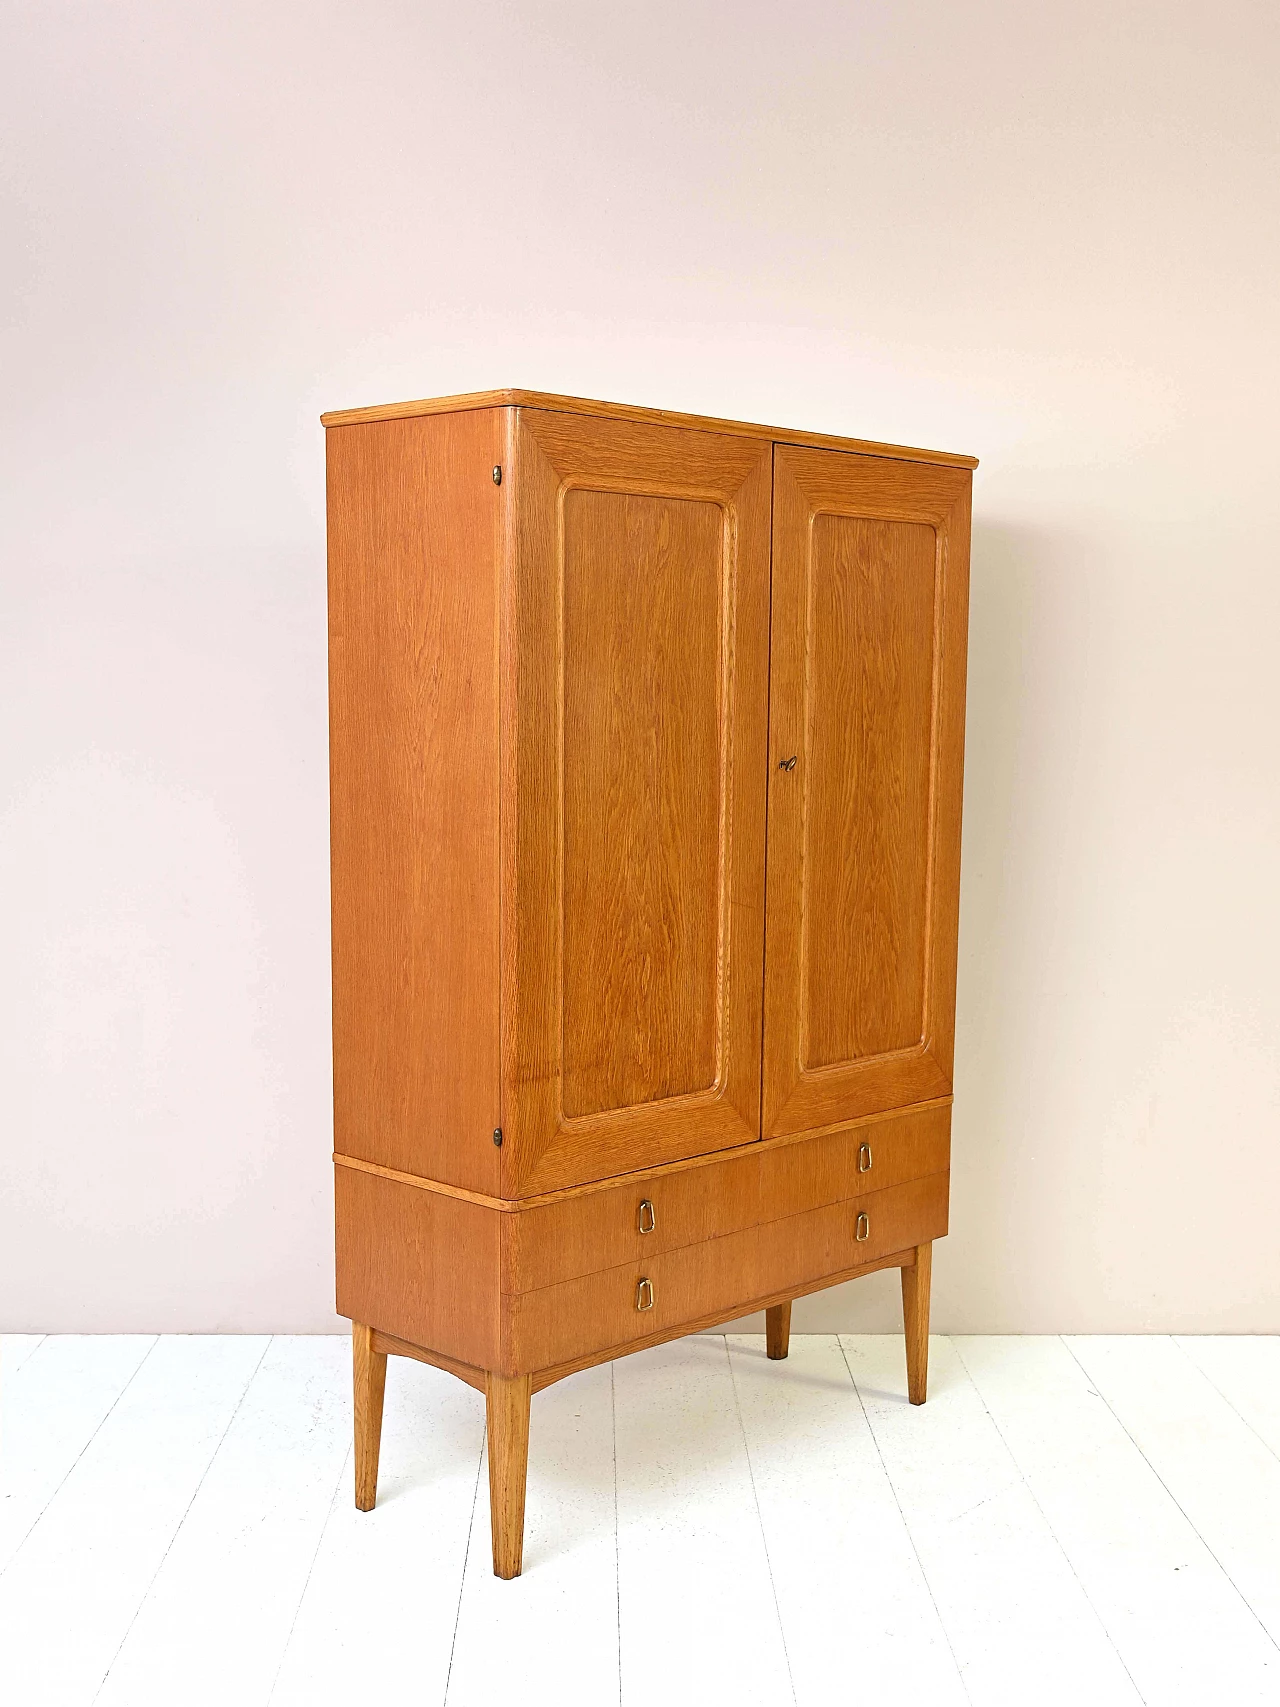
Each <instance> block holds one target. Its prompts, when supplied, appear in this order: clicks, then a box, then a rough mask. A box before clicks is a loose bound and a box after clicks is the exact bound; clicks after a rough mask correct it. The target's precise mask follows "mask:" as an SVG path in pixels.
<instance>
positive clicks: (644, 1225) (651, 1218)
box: [640, 1197, 658, 1233]
mask: <svg viewBox="0 0 1280 1707" xmlns="http://www.w3.org/2000/svg"><path fill="white" fill-rule="evenodd" d="M657 1225H658V1218H657V1216H656V1215H655V1214H654V1212H653V1204H652V1203H650V1201H649V1199H648V1198H647V1197H646V1198H645V1199H644V1201H643V1202H642V1203H641V1205H640V1231H641V1232H642V1233H652V1231H653V1229H654V1228H655V1227H656V1226H657Z"/></svg>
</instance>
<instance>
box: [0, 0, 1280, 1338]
mask: <svg viewBox="0 0 1280 1707" xmlns="http://www.w3.org/2000/svg"><path fill="white" fill-rule="evenodd" d="M2 31H3V33H2V36H0V144H2V146H0V155H2V156H3V159H4V160H5V162H6V176H7V184H6V191H7V193H6V198H5V201H4V204H3V214H2V217H3V221H4V227H3V236H2V237H0V253H3V257H4V275H5V280H6V290H7V296H8V306H7V312H6V314H5V316H4V322H3V329H2V330H0V338H2V339H3V362H2V366H0V372H2V373H3V386H2V387H0V418H2V426H0V433H2V435H3V436H2V454H3V486H4V489H5V501H4V507H3V512H2V514H0V542H2V549H0V581H2V584H0V595H2V598H3V612H4V616H3V627H2V630H0V648H2V655H0V697H2V701H3V704H2V707H0V729H2V730H3V732H4V739H3V744H2V748H0V968H2V971H0V1327H3V1328H5V1329H19V1330H20V1329H34V1328H54V1329H67V1328H87V1329H99V1328H101V1329H106V1328H117V1329H127V1328H171V1329H172V1328H179V1329H181V1328H186V1329H209V1328H244V1329H249V1328H253V1329H261V1328H279V1329H308V1328H325V1327H330V1326H336V1323H335V1320H334V1318H333V1317H332V1314H331V1294H330V1232H329V1215H330V1185H329V1167H328V1154H329V1148H330V1136H329V1128H328V1122H329V1089H328V1073H329V1050H328V1039H327V1020H328V1013H327V999H328V993H327V983H326V980H327V954H328V941H327V920H326V908H327V875H326V859H327V853H326V809H327V808H326V781H325V763H326V759H325V689H324V547H323V531H322V522H323V516H322V505H323V481H322V473H323V462H322V455H323V450H322V437H321V431H320V428H319V425H318V422H317V416H318V414H319V412H320V410H321V409H322V408H331V407H341V406H344V405H348V404H357V403H365V402H380V401H386V400H390V399H395V398H400V397H405V396H422V395H429V394H432V393H440V392H449V391H459V390H467V389H474V388H478V387H484V386H490V385H500V384H519V385H528V386H541V387H544V388H546V389H550V390H558V391H568V392H580V393H585V394H587V395H596V396H605V397H614V398H620V399H623V400H627V401H634V402H645V403H656V404H661V405H666V406H669V407H673V408H684V409H691V410H701V411H706V412H710V413H715V414H723V415H738V416H743V417H746V418H750V419H759V420H766V421H777V422H781V423H794V424H797V425H802V426H808V427H814V428H824V429H828V430H831V431H834V432H845V433H852V434H859V435H863V436H866V437H871V438H883V439H891V440H892V439H897V440H905V441H908V442H912V443H917V444H928V445H937V446H940V447H944V448H949V449H958V450H967V451H973V452H975V453H977V454H978V455H980V456H981V457H982V459H983V461H982V468H981V469H980V471H979V474H978V478H977V486H976V491H975V541H974V581H973V620H972V655H971V681H972V692H971V714H970V724H969V728H970V749H969V751H970V758H969V770H968V789H967V800H966V814H967V817H966V828H965V877H964V891H963V915H962V932H963V935H962V963H961V984H960V1004H961V1006H960V1014H961V1018H960V1026H959V1034H958V1045H957V1053H958V1082H957V1087H956V1089H957V1116H956V1170H955V1176H954V1198H953V1217H952V1219H953V1227H954V1231H953V1233H952V1236H951V1237H950V1239H949V1240H947V1241H946V1243H945V1244H944V1245H943V1246H941V1247H940V1248H939V1252H938V1258H937V1263H936V1276H937V1279H936V1307H935V1320H936V1324H937V1325H938V1326H939V1327H940V1328H943V1329H945V1328H956V1329H965V1330H969V1331H982V1330H988V1329H990V1330H1028V1331H1035V1330H1049V1329H1077V1330H1088V1329H1098V1330H1105V1329H1117V1330H1118V1329H1143V1328H1179V1329H1188V1330H1195V1329H1198V1328H1217V1329H1239V1330H1249V1329H1256V1330H1260V1329H1266V1330H1269V1331H1273V1332H1274V1331H1277V1330H1280V1242H1278V1241H1277V1240H1276V1237H1275V1229H1274V1219H1275V1207H1276V1204H1277V1201H1280V1050H1278V1046H1277V1037H1278V1036H1280V978H1278V977H1277V966H1280V899H1278V890H1280V883H1278V880H1277V872H1278V871H1280V764H1278V756H1277V749H1278V746H1280V740H1278V737H1280V669H1278V668H1277V664H1276V648H1277V640H1276V637H1277V634H1278V633H1280V574H1278V573H1277V571H1278V569H1280V564H1278V563H1277V556H1278V551H1277V544H1276V529H1275V524H1274V521H1273V519H1272V518H1273V511H1274V507H1275V488H1276V472H1275V460H1276V442H1277V441H1276V421H1275V409H1276V397H1277V395H1278V394H1280V385H1278V383H1277V382H1278V381H1280V315H1278V314H1277V297H1276V280H1277V277H1280V205H1278V203H1280V195H1278V191H1277V186H1278V185H1280V140H1278V139H1280V132H1278V130H1277V126H1276V118H1275V90H1276V86H1277V81H1278V79H1280V12H1278V11H1277V9H1276V8H1275V7H1273V6H1268V5H1262V4H1257V3H1252V4H1235V5H1232V4H1230V3H1225V4H1224V3H1222V0H1213V3H1210V0H1190V3H1183V4H1179V5H1173V6H1170V5H1157V4H1154V3H1152V4H1146V5H1124V4H1121V5H1117V4H1115V0H1106V3H1105V4H1104V3H1101V0H1085V3H1084V4H1074V5H1071V6H1065V5H1064V6H1059V7H1057V8H1047V7H1036V6H1027V5H1025V4H1023V3H1021V0H1018V3H1015V0H993V3H991V4H969V5H965V6H959V5H954V4H944V3H942V0H933V3H932V4H925V3H917V4H910V3H888V4H859V5H836V4H830V5H826V6H816V5H808V6H806V5H803V4H800V5H788V6H781V5H768V6H766V5H758V4H757V5H737V6H729V5H724V4H721V5H705V4H691V3H689V0H682V3H681V4H670V5H634V6H628V7H620V6H610V5H601V4H599V3H596V4H591V5H587V4H582V5H549V4H543V5H534V4H523V5H515V6H508V7H497V6H486V5H461V6H460V5H456V4H453V5H447V6H445V5H424V4H408V3H402V4H393V3H390V0H365V3H364V4H360V5H354V4H350V5H335V4H327V5H326V4H318V3H315V0H312V3H309V4H306V5H302V4H287V3H279V0H276V3H272V0H268V3H267V4H263V3H261V0H255V3H254V4H247V3H243V4H219V5H217V6H208V5H194V4H185V5H175V4H173V3H172V0H165V3H164V4H160V3H158V0H155V3H152V4H139V3H133V4H124V3H122V4H115V5H111V6H103V5H100V4H81V5H71V4H62V5H57V6H49V5H17V4H14V5H11V6H9V7H8V8H7V9H6V13H5V22H4V24H3V26H2ZM882 1281H883V1284H881V1282H882ZM892 1290H893V1280H892V1277H888V1278H887V1279H886V1278H885V1277H878V1278H877V1279H876V1280H873V1281H871V1282H867V1283H865V1284H864V1286H863V1287H862V1288H861V1289H860V1290H850V1289H848V1288H846V1289H843V1290H842V1291H839V1292H836V1293H833V1294H829V1295H827V1296H826V1297H824V1298H822V1299H820V1300H813V1301H811V1302H809V1303H808V1304H806V1305H804V1306H802V1307H800V1308H799V1309H798V1311H797V1326H798V1327H799V1328H805V1327H817V1326H837V1325H838V1326H843V1327H850V1328H854V1327H860V1326H886V1327H887V1326H890V1325H892V1324H893V1323H894V1322H895V1321H896V1319H897V1317H896V1304H895V1303H894V1301H893V1297H892Z"/></svg>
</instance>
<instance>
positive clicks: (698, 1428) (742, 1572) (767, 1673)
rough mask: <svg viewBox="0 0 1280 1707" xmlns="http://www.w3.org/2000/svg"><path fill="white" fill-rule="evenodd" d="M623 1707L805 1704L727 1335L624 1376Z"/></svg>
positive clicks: (637, 1363) (664, 1349) (620, 1415)
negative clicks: (796, 1683) (790, 1660)
mask: <svg viewBox="0 0 1280 1707" xmlns="http://www.w3.org/2000/svg"><path fill="white" fill-rule="evenodd" d="M614 1384H615V1392H616V1395H617V1442H618V1586H619V1608H620V1623H621V1655H622V1680H623V1683H622V1701H623V1704H624V1707H650V1704H652V1707H673V1704H675V1703H678V1702H679V1703H683V1702H689V1703H694V1702H711V1701H732V1702H733V1703H735V1707H748V1704H752V1707H754V1704H757V1703H758V1704H760V1707H781V1704H782V1703H785V1702H790V1701H792V1700H793V1699H794V1696H793V1691H792V1686H791V1678H790V1673H789V1669H788V1665H787V1653H786V1648H785V1645H784V1642H783V1636H782V1627H781V1622H780V1619H779V1617H778V1609H777V1603H776V1600H775V1596H774V1585H773V1580H772V1576H771V1573H770V1569H769V1558H768V1553H767V1550H766V1546H765V1539H764V1533H763V1530H762V1528H761V1524H760V1515H759V1512H758V1510H757V1507H756V1498H755V1492H754V1490H753V1488H752V1485H751V1467H750V1463H749V1461H748V1458H747V1451H746V1445H745V1442H744V1440H743V1434H742V1426H741V1424H740V1422H739V1420H738V1412H737V1404H736V1401H735V1397H734V1390H733V1377H732V1374H731V1372H730V1367H729V1359H728V1355H727V1351H726V1347H725V1341H724V1339H723V1337H722V1336H720V1335H714V1336H713V1335H702V1336H698V1337H695V1338H692V1339H686V1340H676V1341H674V1342H673V1343H672V1344H670V1345H666V1346H659V1347H657V1348H656V1349H655V1350H653V1351H642V1352H637V1353H636V1354H635V1355H634V1356H632V1357H626V1358H623V1359H621V1360H620V1361H619V1362H618V1363H616V1364H615V1365H614Z"/></svg>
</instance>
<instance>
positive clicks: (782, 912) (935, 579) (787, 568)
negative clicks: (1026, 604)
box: [764, 445, 970, 1135]
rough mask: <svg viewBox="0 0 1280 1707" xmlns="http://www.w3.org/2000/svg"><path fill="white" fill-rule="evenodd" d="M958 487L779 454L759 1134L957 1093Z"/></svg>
mask: <svg viewBox="0 0 1280 1707" xmlns="http://www.w3.org/2000/svg"><path fill="white" fill-rule="evenodd" d="M969 487H970V476H969V474H968V471H967V470H961V469H951V468H934V467H928V466H925V465H921V464H913V463H906V462H894V461H889V460H887V459H879V458H873V457H862V456H854V455H848V454H844V453H841V452H838V451H819V450H808V449H800V448H798V447H795V446H783V445H780V446H778V447H777V449H776V451H775V454H774V536H773V644H772V655H771V694H770V725H771V738H770V796H769V860H768V872H769V893H768V937H767V943H766V957H765V966H766V970H765V1073H764V1087H765V1088H764V1104H765V1106H764V1130H765V1133H766V1134H767V1135H773V1134H780V1133H789V1132H802V1131H806V1130H809V1129H810V1128H813V1127H823V1126H831V1125H835V1124H837V1123H838V1122H840V1121H844V1120H850V1119H854V1118H856V1117H858V1116H859V1115H864V1114H872V1113H878V1112H880V1111H882V1110H886V1109H893V1108H901V1107H905V1106H907V1105H908V1104H910V1103H914V1102H919V1101H923V1100H924V1099H926V1098H932V1097H939V1096H945V1095H947V1094H948V1093H949V1091H950V1089H951V1064H952V1038H953V1029H954V1014H955V960H956V907H957V891H958V884H959V859H960V793H961V766H962V753H963V737H964V674H965V651H966V617H967V603H968V546H969Z"/></svg>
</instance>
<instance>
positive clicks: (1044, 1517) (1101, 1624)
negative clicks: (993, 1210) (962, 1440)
mask: <svg viewBox="0 0 1280 1707" xmlns="http://www.w3.org/2000/svg"><path fill="white" fill-rule="evenodd" d="M951 1349H952V1351H954V1352H955V1354H956V1360H957V1361H958V1363H959V1365H960V1367H961V1369H963V1370H964V1372H965V1375H966V1376H967V1377H968V1381H969V1385H970V1386H971V1387H972V1388H973V1390H974V1392H975V1393H976V1394H977V1395H978V1403H979V1404H980V1405H981V1406H982V1409H983V1412H984V1414H985V1416H986V1418H987V1421H988V1422H989V1423H990V1424H991V1426H992V1428H993V1429H995V1431H996V1439H997V1440H998V1441H999V1442H1000V1444H1001V1446H1003V1447H1004V1450H1005V1455H1006V1456H1007V1458H1008V1460H1009V1462H1010V1463H1011V1464H1012V1465H1013V1467H1014V1469H1015V1470H1016V1471H1017V1472H1018V1477H1019V1479H1020V1481H1021V1482H1022V1485H1023V1487H1024V1488H1025V1489H1026V1490H1027V1498H1028V1499H1029V1500H1030V1501H1031V1503H1032V1505H1033V1506H1034V1507H1035V1508H1036V1510H1037V1511H1038V1512H1039V1513H1040V1519H1041V1522H1042V1523H1043V1524H1044V1526H1045V1528H1046V1529H1047V1530H1048V1531H1049V1534H1050V1535H1051V1536H1052V1537H1053V1544H1054V1546H1055V1547H1056V1548H1057V1549H1058V1551H1059V1553H1061V1554H1062V1557H1063V1559H1064V1560H1065V1562H1066V1566H1067V1569H1068V1570H1069V1571H1070V1572H1071V1575H1072V1578H1073V1580H1074V1582H1075V1585H1076V1587H1077V1588H1078V1589H1079V1590H1080V1593H1081V1594H1082V1595H1083V1596H1084V1600H1085V1605H1086V1606H1087V1607H1088V1608H1089V1610H1090V1612H1092V1614H1093V1616H1094V1617H1095V1618H1096V1619H1097V1620H1098V1628H1099V1629H1100V1630H1101V1631H1102V1634H1103V1635H1104V1636H1105V1637H1106V1638H1107V1641H1108V1643H1109V1644H1110V1647H1111V1651H1112V1653H1113V1654H1114V1655H1115V1656H1116V1658H1117V1659H1118V1660H1119V1662H1120V1665H1121V1668H1122V1669H1123V1671H1124V1674H1125V1676H1126V1677H1127V1678H1128V1679H1129V1682H1130V1683H1131V1684H1132V1685H1133V1693H1134V1694H1135V1695H1136V1696H1137V1697H1138V1700H1139V1701H1141V1703H1142V1707H1147V1698H1146V1696H1145V1695H1144V1694H1143V1693H1142V1691H1141V1689H1139V1688H1138V1680H1137V1678H1136V1677H1135V1676H1134V1675H1133V1673H1132V1672H1131V1671H1130V1670H1129V1666H1128V1662H1127V1661H1126V1660H1125V1657H1124V1655H1123V1654H1122V1653H1121V1652H1120V1649H1119V1647H1118V1646H1117V1643H1116V1639H1115V1637H1114V1636H1113V1635H1112V1634H1111V1632H1110V1630H1109V1629H1108V1628H1107V1621H1106V1619H1105V1618H1104V1617H1103V1616H1102V1613H1101V1612H1100V1611H1099V1609H1098V1608H1097V1607H1096V1606H1095V1605H1094V1603H1093V1596H1092V1595H1091V1594H1090V1593H1089V1591H1088V1589H1087V1588H1086V1587H1085V1586H1084V1584H1083V1583H1082V1582H1081V1580H1080V1573H1079V1571H1077V1570H1076V1567H1075V1563H1074V1561H1073V1560H1072V1558H1071V1555H1070V1553H1068V1552H1067V1549H1066V1548H1065V1547H1064V1546H1063V1544H1062V1540H1061V1538H1060V1537H1059V1535H1058V1532H1057V1530H1056V1529H1055V1528H1054V1527H1053V1524H1052V1523H1050V1521H1049V1514H1048V1512H1046V1511H1045V1509H1044V1507H1043V1506H1042V1505H1041V1504H1040V1501H1039V1500H1038V1499H1037V1498H1036V1494H1035V1489H1034V1488H1033V1487H1032V1486H1031V1483H1030V1482H1029V1481H1028V1480H1027V1474H1026V1471H1025V1470H1024V1469H1023V1468H1022V1465H1021V1464H1019V1462H1018V1459H1017V1455H1016V1453H1015V1452H1014V1450H1013V1448H1012V1447H1011V1446H1010V1445H1009V1442H1008V1441H1007V1440H1006V1439H1005V1435H1004V1430H1003V1429H1002V1428H1001V1427H1000V1424H999V1423H998V1422H997V1421H996V1419H995V1418H994V1417H993V1416H992V1414H991V1407H990V1405H988V1403H987V1401H986V1399H985V1398H984V1397H983V1395H982V1389H981V1388H980V1387H979V1386H978V1383H977V1382H976V1381H975V1380H974V1378H973V1376H972V1375H971V1374H970V1373H969V1365H968V1364H967V1363H966V1362H965V1360H964V1353H963V1352H962V1351H961V1350H960V1347H959V1346H958V1345H957V1344H956V1341H955V1340H954V1339H952V1341H951Z"/></svg>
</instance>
